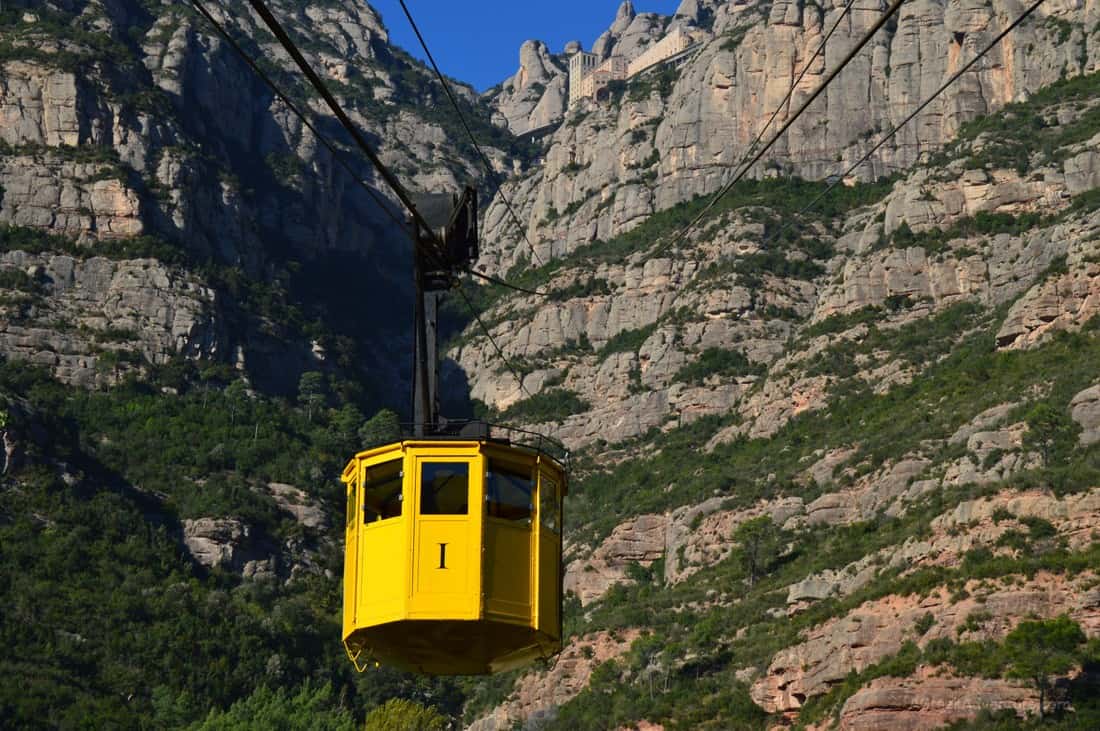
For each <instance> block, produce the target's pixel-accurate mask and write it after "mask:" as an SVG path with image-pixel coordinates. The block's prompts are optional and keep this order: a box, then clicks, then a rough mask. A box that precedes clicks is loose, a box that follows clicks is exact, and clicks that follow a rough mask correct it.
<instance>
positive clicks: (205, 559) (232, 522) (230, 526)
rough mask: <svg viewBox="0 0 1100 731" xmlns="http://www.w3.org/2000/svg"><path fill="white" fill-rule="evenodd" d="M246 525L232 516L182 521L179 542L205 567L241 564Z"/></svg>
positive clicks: (246, 534) (240, 566)
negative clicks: (180, 539) (181, 540)
mask: <svg viewBox="0 0 1100 731" xmlns="http://www.w3.org/2000/svg"><path fill="white" fill-rule="evenodd" d="M250 533H251V531H250V529H249V527H248V526H247V525H246V524H244V523H242V522H241V521H239V520H237V519H235V518H198V519H195V520H184V521H183V543H184V545H185V546H186V547H187V550H188V551H189V552H190V553H191V556H192V557H193V558H194V559H195V561H197V562H198V563H200V564H202V565H203V566H206V567H208V568H215V567H221V568H234V567H236V568H237V569H238V570H239V569H240V568H243V566H244V564H245V561H244V558H243V557H244V555H245V551H246V548H245V547H246V545H247V543H248V539H249V537H250Z"/></svg>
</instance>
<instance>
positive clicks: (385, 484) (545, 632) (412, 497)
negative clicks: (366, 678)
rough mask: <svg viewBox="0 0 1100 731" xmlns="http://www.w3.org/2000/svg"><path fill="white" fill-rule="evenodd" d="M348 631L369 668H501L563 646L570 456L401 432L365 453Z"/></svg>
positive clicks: (351, 530) (351, 528)
mask: <svg viewBox="0 0 1100 731" xmlns="http://www.w3.org/2000/svg"><path fill="white" fill-rule="evenodd" d="M342 480H343V482H344V483H345V485H346V487H347V525H346V541H347V542H346V553H345V561H344V614H343V638H344V647H345V648H346V650H347V653H348V656H349V657H350V658H351V659H352V661H353V662H354V663H355V665H356V668H357V669H359V670H360V671H362V670H364V669H365V668H366V667H367V666H368V665H369V664H370V663H371V662H380V663H383V664H386V665H393V666H397V667H400V668H404V669H406V670H412V671H416V672H422V673H428V674H434V675H475V674H487V673H495V672H500V671H503V670H509V669H512V668H516V667H520V666H522V665H526V664H528V663H530V662H531V661H533V660H535V659H537V658H548V657H551V656H553V655H555V654H557V653H558V652H559V651H560V650H561V599H562V576H563V574H562V565H561V552H562V538H561V521H562V499H563V497H564V494H565V491H566V475H565V471H564V469H563V467H562V465H561V464H560V463H559V462H557V461H556V460H554V459H553V458H551V457H549V456H548V455H546V454H544V453H542V452H540V451H537V450H535V449H531V448H527V447H521V446H515V445H511V444H509V443H507V442H504V441H494V440H491V439H483V440H446V439H441V440H423V441H404V442H399V443H395V444H390V445H387V446H384V447H378V448H376V449H371V450H368V451H365V452H361V453H360V454H358V455H356V456H355V457H354V458H353V459H352V460H351V462H350V463H349V464H348V466H347V467H346V468H345V470H344V473H343V476H342Z"/></svg>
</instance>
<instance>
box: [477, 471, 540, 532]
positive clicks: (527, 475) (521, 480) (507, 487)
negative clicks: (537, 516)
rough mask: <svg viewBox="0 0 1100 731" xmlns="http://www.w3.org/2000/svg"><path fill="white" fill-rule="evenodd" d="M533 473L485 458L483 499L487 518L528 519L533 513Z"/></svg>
mask: <svg viewBox="0 0 1100 731" xmlns="http://www.w3.org/2000/svg"><path fill="white" fill-rule="evenodd" d="M534 493H535V473H534V472H533V471H531V470H524V469H522V468H520V469H516V468H514V467H509V466H507V465H505V464H503V463H501V462H493V461H492V460H490V461H489V472H488V473H487V474H486V476H485V502H486V503H487V504H488V511H489V517H490V518H504V519H505V520H516V521H522V520H528V519H529V518H530V517H531V514H532V513H534V512H535V497H534Z"/></svg>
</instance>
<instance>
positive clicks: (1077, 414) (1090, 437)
mask: <svg viewBox="0 0 1100 731" xmlns="http://www.w3.org/2000/svg"><path fill="white" fill-rule="evenodd" d="M1070 407H1071V408H1072V409H1073V420H1074V421H1075V422H1077V423H1078V424H1079V425H1080V427H1081V444H1083V445H1086V446H1087V445H1089V444H1096V443H1097V442H1100V386H1093V387H1092V388H1087V389H1085V390H1084V391H1082V392H1081V393H1079V394H1077V395H1076V396H1074V397H1073V401H1072V402H1070Z"/></svg>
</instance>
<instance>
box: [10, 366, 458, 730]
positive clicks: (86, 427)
mask: <svg viewBox="0 0 1100 731" xmlns="http://www.w3.org/2000/svg"><path fill="white" fill-rule="evenodd" d="M0 395H2V397H3V399H4V400H5V401H6V403H9V404H22V405H21V406H19V408H18V409H15V408H8V409H7V411H8V412H9V413H8V415H7V416H6V418H5V421H6V422H7V424H8V426H9V427H11V426H15V427H17V428H19V429H20V431H21V432H24V433H31V432H33V430H34V429H33V428H32V426H33V423H39V424H40V426H41V427H42V428H43V429H45V431H46V432H47V433H48V434H49V435H50V436H49V441H48V442H47V443H45V444H44V445H41V446H37V447H34V448H33V449H32V450H31V453H30V455H29V456H30V457H31V458H32V459H33V460H34V463H33V464H32V465H30V466H28V467H26V468H24V469H23V470H22V471H21V472H19V473H17V474H16V475H14V476H5V477H4V478H3V489H0V545H3V546H4V551H3V552H2V553H0V588H2V591H3V594H4V596H5V601H6V602H7V603H8V607H9V611H5V612H3V613H0V639H2V641H3V642H4V646H5V652H4V654H3V657H2V658H0V674H2V675H4V677H18V678H20V679H21V682H20V683H6V684H2V687H0V717H3V718H6V719H9V720H11V721H12V722H14V723H15V724H17V725H18V726H19V727H20V728H28V729H35V728H56V727H62V728H68V727H73V728H76V727H93V728H105V727H117V728H142V727H155V728H175V727H180V726H186V725H188V724H191V723H197V722H200V721H202V720H203V719H204V718H205V719H207V720H206V723H207V724H213V725H208V726H204V727H208V728H224V727H232V724H231V723H230V721H231V719H232V717H233V715H234V713H237V712H235V711H231V710H228V709H230V707H231V706H232V705H233V704H234V703H237V702H238V701H241V700H242V699H246V698H251V700H249V701H248V702H247V703H248V704H251V705H248V707H249V708H252V707H253V706H255V705H256V704H259V705H262V706H264V707H267V706H271V708H272V709H273V710H271V712H272V713H275V712H276V711H277V709H278V708H281V707H283V705H285V704H286V703H292V704H293V703H298V702H299V701H301V702H302V703H305V702H306V701H308V703H307V704H306V705H308V706H309V707H310V708H320V707H324V708H329V709H331V713H332V714H333V715H332V716H331V718H333V719H334V721H333V722H334V723H337V722H338V721H339V723H342V721H340V719H341V718H343V717H344V716H343V715H342V714H345V713H349V714H351V715H352V716H356V717H359V718H362V717H363V715H364V714H365V713H366V711H367V710H368V709H370V708H372V707H374V706H376V705H378V704H379V703H381V702H383V701H385V700H386V699H388V698H392V697H405V698H411V699H417V700H419V701H421V702H424V703H426V704H428V705H434V706H441V707H442V708H443V710H444V711H445V712H446V713H448V714H455V713H457V712H458V710H459V705H460V703H461V698H462V693H461V691H459V690H458V687H457V686H456V685H455V683H453V682H450V681H443V682H434V681H425V680H424V679H418V678H414V677H412V676H409V675H405V674H403V673H398V672H396V671H393V670H389V669H385V668H383V669H381V670H375V671H372V672H371V673H370V674H369V675H367V676H357V675H356V674H355V673H354V671H353V669H352V668H351V665H350V664H349V663H348V662H347V659H346V658H345V657H344V655H343V652H342V648H341V646H340V637H339V634H340V628H339V619H338V618H339V611H340V585H339V579H338V578H336V577H339V576H340V574H341V565H342V554H341V552H340V546H341V543H342V541H341V532H340V527H341V525H342V522H341V521H340V520H336V521H334V523H335V525H333V526H330V527H329V528H328V529H325V530H320V531H318V530H312V529H308V528H304V527H302V526H300V525H299V524H297V523H296V522H295V521H294V520H292V519H291V518H290V516H289V515H287V514H285V513H283V512H282V511H281V510H279V509H278V507H277V506H276V504H275V503H274V502H273V500H272V498H271V497H270V496H268V495H267V494H266V491H265V490H264V489H263V487H264V485H265V484H266V482H267V481H269V480H282V481H287V482H291V483H293V484H296V485H299V486H301V487H303V488H305V489H306V490H307V492H309V493H310V494H311V495H312V497H313V499H315V500H317V501H319V502H320V503H321V504H322V505H323V506H325V508H326V512H327V513H328V514H329V515H336V516H339V515H341V513H342V510H343V499H342V498H343V496H342V493H341V491H340V487H339V484H338V483H337V482H336V480H335V476H336V475H337V474H339V471H340V469H341V467H342V465H343V462H344V459H346V457H347V456H348V455H350V453H351V452H352V451H353V447H354V445H355V444H356V439H357V437H356V434H355V431H356V429H358V428H359V427H360V426H362V422H363V419H362V417H361V416H360V415H358V414H356V413H355V412H353V411H351V410H350V409H349V407H348V406H347V405H340V404H339V403H338V402H333V403H331V404H329V405H326V406H324V407H323V408H321V409H320V410H319V411H318V412H317V413H314V414H313V415H312V419H310V418H307V414H306V411H305V409H304V408H295V407H292V406H291V405H289V404H287V403H285V402H282V401H280V400H277V399H269V398H264V397H260V396H255V395H248V394H247V392H246V391H245V390H244V389H243V388H240V384H239V383H238V384H229V385H228V386H227V385H225V384H224V383H223V382H219V381H217V380H213V381H205V382H200V384H199V385H198V386H196V387H194V388H192V389H191V390H189V391H185V392H184V393H183V394H182V395H180V396H173V395H170V394H163V393H160V392H158V391H156V390H154V389H151V388H148V387H147V386H144V385H142V384H139V383H128V384H125V385H123V386H120V387H118V388H116V389H113V390H111V391H106V392H99V393H88V392H85V391H82V390H78V389H71V388H66V387H63V386H60V385H58V384H57V383H56V382H54V381H53V380H52V379H50V378H49V377H48V376H47V375H46V374H45V373H43V372H40V371H36V370H35V369H33V368H30V367H29V366H26V365H24V364H4V365H3V366H2V367H0ZM28 410H29V412H30V413H31V414H33V416H28V415H26V414H24V415H23V416H17V414H21V413H23V412H24V411H28ZM28 419H29V420H30V421H28ZM17 422H19V423H17ZM32 446H33V445H32ZM55 463H56V464H62V465H64V467H63V468H62V467H54V466H53V465H54V464H55ZM61 469H64V471H65V472H66V473H67V474H68V475H71V477H66V478H65V479H61V478H60V477H59V475H58V471H59V470H61ZM200 516H201V517H208V516H209V517H222V516H227V517H235V518H240V519H243V520H245V521H246V522H247V524H248V525H249V526H250V529H251V533H250V537H249V541H250V544H251V545H252V546H259V547H260V550H261V554H263V555H268V554H271V553H276V554H282V553H283V552H284V551H287V552H288V555H291V556H293V555H299V554H305V555H308V556H312V558H311V559H309V560H310V561H312V562H314V564H315V566H314V567H313V568H308V567H306V568H304V570H302V571H301V572H300V573H298V574H297V575H296V578H294V579H292V580H290V581H289V582H287V583H286V584H284V583H283V581H281V580H277V579H264V578H258V579H254V580H247V581H242V580H241V579H240V578H239V577H237V576H236V575H234V574H232V573H230V572H228V571H226V570H222V569H215V570H212V571H205V570H202V569H201V568H200V567H198V566H196V565H195V564H194V563H193V562H192V560H191V559H190V557H189V556H188V555H187V553H186V552H185V550H184V549H183V547H182V545H181V534H182V521H183V520H184V519H185V518H187V517H200ZM288 568H289V567H287V566H281V567H279V570H280V571H283V572H285V571H286V570H287V569H288ZM310 682H312V683H316V684H317V685H315V686H313V689H314V690H309V686H306V685H304V684H306V683H310ZM325 683H327V684H329V686H330V687H331V688H332V693H331V697H330V694H328V692H327V691H325V692H324V694H322V691H321V690H319V688H320V684H325ZM263 686H267V687H269V688H272V689H273V691H274V692H273V694H268V695H263V692H261V691H259V689H260V688H262V687H263ZM256 693H260V695H259V696H256V695H255V694H256ZM302 694H305V695H302ZM322 695H324V697H321V696H322ZM307 696H308V697H307ZM295 697H297V698H298V700H293V698H295ZM219 709H220V710H226V711H227V713H228V715H227V716H226V717H224V718H223V717H222V716H220V715H219V713H220V710H219ZM341 709H343V710H341ZM212 710H213V712H214V713H213V715H210V716H209V717H208V714H210V713H211V711H212ZM222 722H224V723H225V724H229V725H228V726H226V725H218V724H221V723H222ZM339 723H337V725H336V726H334V727H340V725H339Z"/></svg>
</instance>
